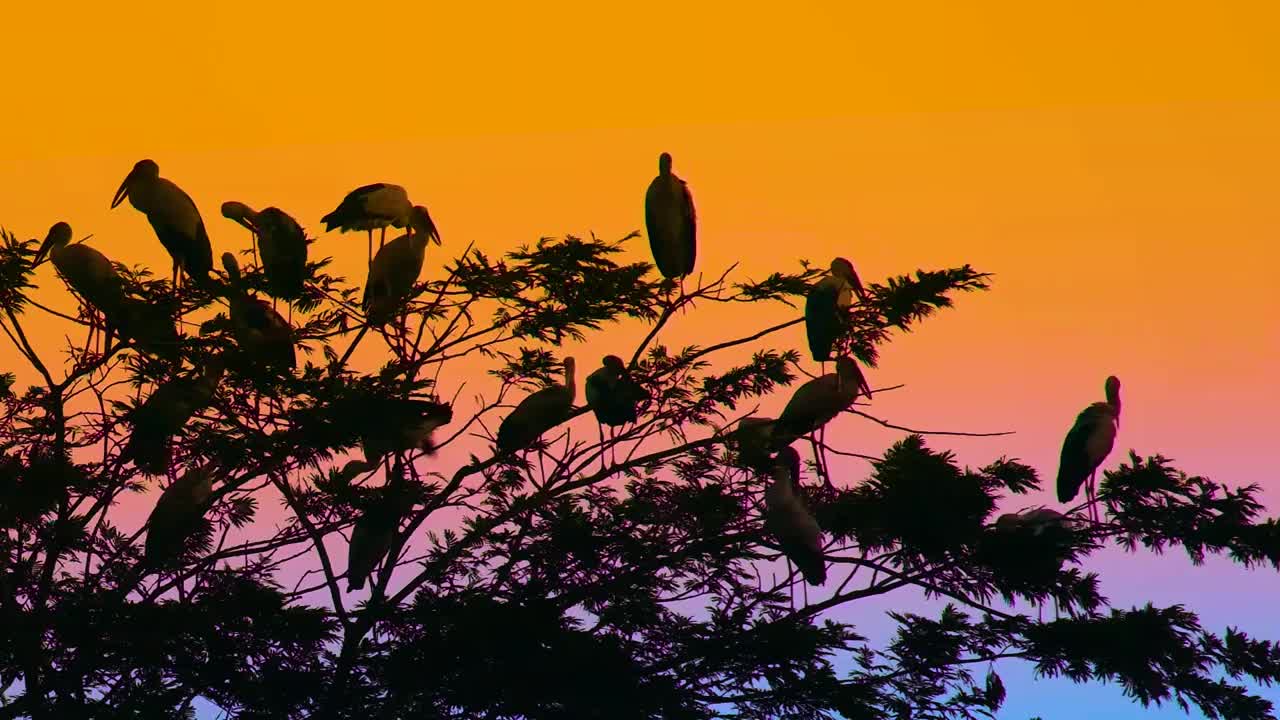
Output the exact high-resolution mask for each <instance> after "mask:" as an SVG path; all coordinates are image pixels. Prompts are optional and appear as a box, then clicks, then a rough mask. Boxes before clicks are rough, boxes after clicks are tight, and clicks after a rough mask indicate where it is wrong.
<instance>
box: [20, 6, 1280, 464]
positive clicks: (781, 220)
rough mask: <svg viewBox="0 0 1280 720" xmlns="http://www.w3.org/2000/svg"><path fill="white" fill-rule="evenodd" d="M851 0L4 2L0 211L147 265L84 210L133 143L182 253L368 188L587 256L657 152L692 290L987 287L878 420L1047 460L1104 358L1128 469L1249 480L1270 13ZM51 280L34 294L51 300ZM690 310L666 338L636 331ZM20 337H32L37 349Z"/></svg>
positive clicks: (1268, 310) (150, 248) (1264, 291)
mask: <svg viewBox="0 0 1280 720" xmlns="http://www.w3.org/2000/svg"><path fill="white" fill-rule="evenodd" d="M882 5H883V4H877V6H876V7H860V6H859V7H855V6H851V5H849V4H843V3H831V4H830V5H827V6H823V5H822V4H818V3H805V2H797V3H791V4H789V5H788V11H787V12H786V13H784V14H779V13H776V12H772V11H770V12H764V11H755V10H751V9H749V8H743V7H741V6H738V7H736V8H735V9H732V10H728V9H725V10H720V9H714V8H711V7H709V4H696V5H690V4H683V3H682V4H675V3H667V4H665V5H664V4H661V3H647V4H646V5H645V6H644V7H645V9H644V10H641V9H640V6H635V7H634V8H633V9H629V10H627V11H626V12H622V11H615V14H612V15H610V14H609V13H607V12H605V11H604V10H602V9H601V8H602V6H601V5H599V4H598V3H576V4H575V3H544V4H539V5H538V6H537V10H533V9H524V10H519V9H509V8H498V7H489V8H478V6H477V7H476V8H475V9H472V7H473V6H467V5H465V4H454V5H451V6H448V7H443V6H442V7H431V8H427V7H426V6H425V5H423V4H418V3H407V2H406V3H394V2H386V3H380V4H378V5H377V7H378V8H379V9H380V15H379V16H378V17H360V16H359V15H358V14H353V13H352V12H351V10H350V9H347V10H341V11H339V10H334V11H332V12H328V11H322V10H315V9H313V8H308V9H307V10H305V11H303V10H296V11H295V10H281V9H272V10H263V11H256V12H251V11H250V5H249V4H248V3H241V4H237V3H229V2H220V3H215V4H209V5H202V6H199V7H200V9H199V10H189V9H188V10H180V9H176V8H175V7H174V6H171V5H167V4H161V3H132V4H128V6H127V7H125V6H116V7H111V8H109V9H108V8H107V7H106V6H98V5H97V4H89V3H85V7H82V8H75V11H74V12H73V11H70V10H69V9H67V8H66V7H65V6H55V5H53V4H23V5H21V6H18V7H14V8H7V9H6V12H7V15H6V17H5V23H6V28H7V32H6V42H5V43H4V44H3V45H2V46H0V62H3V63H4V66H5V67H9V68H22V70H21V71H20V72H12V73H10V76H9V77H7V78H6V81H7V83H8V90H9V92H8V99H9V106H8V112H7V113H5V114H4V115H3V116H0V123H3V124H5V125H7V126H8V127H6V128H5V130H6V131H7V132H6V136H7V137H9V138H11V142H10V143H7V144H6V147H5V149H4V152H3V155H0V224H3V225H4V226H6V227H9V228H11V229H13V230H15V231H17V232H18V233H19V234H21V235H23V236H37V235H41V234H42V233H43V232H44V230H45V229H46V228H47V227H48V226H49V224H51V222H53V221H54V220H56V219H66V220H68V221H70V222H71V223H72V225H73V226H74V227H75V228H76V230H77V235H81V234H84V233H89V232H92V233H94V234H95V240H94V243H95V244H96V245H97V246H98V247H99V248H101V249H103V250H105V251H106V252H107V253H108V254H109V255H110V256H112V257H113V258H115V259H118V260H121V261H125V262H130V263H134V262H140V263H147V264H149V265H151V266H152V267H155V268H157V269H159V270H160V271H161V272H163V271H164V270H165V268H166V267H167V264H168V263H167V258H166V257H165V255H164V253H163V250H162V249H161V247H160V246H159V243H158V242H156V241H155V239H154V237H153V236H152V235H151V233H150V231H149V229H148V228H147V226H146V224H145V221H144V220H143V218H142V217H141V216H139V215H138V214H137V213H136V212H134V211H133V210H131V209H130V208H128V207H127V206H126V207H123V208H120V209H117V210H115V211H108V209H107V205H108V202H109V198H110V195H111V193H112V191H113V190H114V189H115V187H116V185H117V184H118V183H119V181H120V179H121V178H122V177H123V175H124V174H125V172H126V171H127V170H128V169H129V167H130V166H131V165H132V163H133V162H134V161H135V160H137V159H138V158H140V157H143V156H149V157H152V158H154V159H156V160H157V161H158V162H159V163H160V165H161V168H162V171H163V173H164V174H165V175H166V176H168V177H170V178H172V179H174V180H176V181H177V182H179V183H180V184H181V185H183V186H184V187H185V188H186V189H187V190H188V191H189V192H190V193H191V194H192V196H193V197H194V198H195V199H196V201H197V203H198V204H199V205H200V206H201V208H202V209H203V211H204V214H205V217H206V222H207V224H208V225H209V229H210V233H211V235H212V236H213V240H214V246H215V252H221V251H223V250H227V249H238V248H240V247H242V246H243V245H244V244H245V243H246V242H247V241H248V238H247V237H246V234H245V233H244V232H243V231H242V230H240V229H239V228H238V227H236V226H234V225H232V224H231V223H229V222H228V221H225V220H223V219H222V218H220V217H219V216H218V214H217V207H218V204H219V203H220V202H221V201H223V200H226V199H232V198H235V199H240V200H244V201H247V202H249V203H251V204H254V205H259V206H260V205H266V204H276V205H280V206H282V207H284V208H285V209H287V210H289V211H291V212H293V213H294V214H295V215H296V216H298V217H299V218H300V219H301V220H302V222H303V224H304V225H305V226H307V227H308V228H309V229H310V230H311V231H312V232H317V231H318V230H319V228H318V218H319V216H320V215H322V214H323V213H324V212H326V211H327V210H329V209H331V208H332V206H333V205H334V204H336V202H337V200H338V199H340V198H341V196H342V195H343V194H344V193H345V192H346V191H347V190H349V189H351V188H352V187H354V186H356V185H358V184H362V183H365V182H372V181H381V180H385V181H391V182H398V183H401V184H404V185H406V186H407V187H408V188H409V189H410V191H411V193H412V194H413V196H414V197H415V198H417V199H418V200H419V201H422V202H425V203H426V204H428V205H429V206H430V207H431V210H432V214H433V216H434V217H435V218H436V220H437V222H438V224H439V225H440V227H441V230H442V232H443V233H444V237H445V241H446V245H445V249H446V250H450V251H458V250H460V249H461V248H462V247H463V246H465V243H466V242H469V241H472V240H474V241H476V242H477V243H478V245H479V246H481V247H485V248H488V249H491V250H496V249H502V248H507V247H511V246H512V245H514V244H515V243H517V242H526V241H530V240H533V239H535V238H536V237H538V236H539V235H545V234H561V233H565V232H577V233H586V232H588V231H592V230H594V231H595V232H597V233H598V234H600V235H602V236H605V237H616V236H620V235H622V234H625V233H626V232H628V231H630V230H633V229H637V228H639V227H640V226H641V225H642V217H641V212H640V208H641V196H642V193H643V191H644V187H645V185H646V184H647V182H648V180H649V178H650V177H651V176H652V175H653V173H654V165H655V157H656V155H657V153H658V152H659V151H661V150H669V151H671V152H672V153H673V154H674V155H675V158H676V170H677V172H678V173H680V174H681V175H683V176H684V177H685V178H687V179H688V180H689V182H690V184H691V186H692V188H693V190H694V193H695V197H696V199H697V202H698V207H699V212H700V216H701V232H700V237H701V238H702V240H703V242H702V248H701V249H700V252H699V264H700V269H701V270H704V271H707V272H711V271H718V270H719V269H721V268H723V267H725V266H726V265H727V264H728V263H730V262H732V261H734V260H741V261H742V270H743V272H744V273H746V274H747V275H750V276H754V277H759V276H761V275H762V274H763V273H765V272H767V271H768V270H769V269H771V268H772V267H774V266H775V265H776V264H778V263H785V262H791V261H793V260H794V259H795V258H797V257H799V256H805V257H809V258H812V259H815V260H819V261H824V260H825V259H827V258H829V257H830V256H831V255H832V254H833V253H835V252H840V253H841V254H845V255H847V256H849V257H851V258H852V259H854V261H855V263H856V264H857V265H858V267H859V269H860V272H861V273H862V275H863V276H864V277H865V278H867V279H872V280H875V279H881V278H883V277H884V276H885V275H886V274H888V273H897V272H904V271H909V270H911V269H913V268H915V267H917V266H941V265H945V264H954V263H960V262H966V261H967V262H972V263H973V264H975V265H976V266H977V267H979V268H981V269H983V270H989V271H992V272H995V273H997V274H998V275H997V278H996V286H995V291H994V292H993V293H991V294H988V295H985V296H975V297H971V298H965V299H963V300H962V301H961V303H960V308H959V310H957V311H956V312H954V313H950V314H947V315H946V316H944V317H943V318H941V319H939V320H937V321H934V322H932V323H929V324H928V325H927V326H926V327H925V329H923V330H922V332H921V333H920V334H918V335H916V336H913V337H910V338H907V339H905V340H903V341H902V342H900V343H899V344H897V345H895V347H894V348H893V349H892V350H891V351H890V352H888V353H887V354H886V356H885V359H884V362H883V364H882V367H881V368H880V369H878V370H876V371H874V373H873V379H874V380H875V381H876V382H877V383H880V384H890V383H896V382H903V381H906V382H909V383H910V388H909V389H908V390H907V391H906V392H903V393H900V394H898V396H896V397H892V398H891V397H887V396H886V397H885V398H884V399H883V400H882V401H881V402H879V403H878V405H879V408H880V409H882V410H883V411H884V412H885V413H887V414H889V415H890V416H891V418H892V419H894V420H897V421H900V422H904V423H910V424H916V425H919V426H924V427H928V426H939V427H963V428H969V429H989V428H1012V429H1017V430H1019V432H1020V434H1019V436H1018V437H1016V438H1014V439H1013V440H1011V441H1003V442H1002V444H1000V445H998V446H997V445H994V444H992V445H990V446H989V447H990V451H991V452H994V451H997V450H1002V449H1004V448H1012V450H1013V451H1016V452H1015V454H1019V455H1022V456H1024V457H1027V458H1029V459H1035V460H1042V461H1044V462H1045V463H1048V462H1050V461H1051V460H1052V456H1053V454H1054V452H1056V448H1055V447H1053V446H1054V445H1055V444H1056V442H1057V438H1058V437H1059V436H1060V435H1061V432H1062V430H1063V429H1064V428H1065V426H1066V425H1067V424H1069V422H1070V420H1071V418H1072V417H1073V416H1074V413H1075V412H1076V411H1077V410H1078V409H1079V408H1080V407H1081V406H1082V405H1083V404H1085V403H1087V402H1089V401H1092V400H1093V399H1096V397H1097V396H1098V395H1099V393H1100V384H1101V379H1102V378H1103V377H1104V376H1105V375H1106V374H1107V373H1111V372H1114V373H1117V374H1119V375H1120V376H1121V377H1122V378H1123V379H1124V380H1125V394H1126V401H1127V402H1126V424H1125V427H1124V431H1123V435H1122V441H1121V442H1122V443H1123V444H1126V447H1127V446H1128V445H1129V444H1131V445H1134V446H1137V447H1139V448H1140V449H1142V450H1144V451H1149V452H1154V451H1156V450H1163V451H1165V452H1168V453H1170V454H1173V455H1175V456H1177V457H1179V458H1186V457H1191V458H1203V460H1204V466H1203V467H1199V468H1196V469H1200V470H1203V471H1211V470H1213V469H1214V467H1213V465H1211V464H1210V463H1209V460H1214V459H1216V460H1217V461H1219V465H1221V464H1226V465H1228V466H1229V468H1230V469H1232V470H1233V471H1235V470H1244V469H1246V468H1248V467H1249V466H1250V465H1251V464H1252V463H1251V462H1249V461H1248V458H1249V457H1257V455H1254V456H1247V457H1245V461H1241V462H1239V463H1237V462H1235V460H1236V459H1238V458H1239V457H1240V454H1241V453H1246V454H1247V453H1249V452H1251V450H1250V448H1254V447H1256V444H1257V443H1260V442H1264V441H1268V440H1269V435H1268V434H1267V430H1268V429H1269V428H1271V427H1274V424H1275V419H1276V411H1275V410H1274V408H1275V406H1276V401H1277V400H1278V399H1280V398H1278V397H1277V390H1276V383H1275V382H1274V381H1273V379H1272V378H1273V375H1272V369H1273V368H1274V367H1276V364H1277V359H1280V358H1278V355H1280V350H1278V343H1280V340H1278V338H1277V335H1278V333H1277V330H1276V327H1275V323H1274V322H1273V321H1271V319H1272V318H1273V317H1274V313H1275V311H1276V310H1277V309H1278V308H1280V298H1278V294H1280V290H1278V289H1277V282H1276V281H1275V280H1274V279H1272V278H1270V277H1255V276H1254V274H1253V270H1254V269H1255V268H1256V269H1263V268H1269V267H1272V266H1274V265H1275V263H1276V261H1277V260H1278V259H1280V258H1278V257H1277V256H1278V255H1280V251H1277V250H1276V247H1277V245H1276V242H1275V237H1276V230H1277V227H1278V226H1280V204H1277V203H1276V202H1275V201H1274V198H1273V197H1272V195H1273V192H1274V190H1273V188H1274V187H1276V179H1277V178H1276V175H1277V173H1276V170H1275V168H1277V167H1280V162H1278V161H1280V142H1277V140H1276V133H1275V128H1276V127H1280V122H1278V121H1280V84H1278V83H1277V80H1280V53H1278V52H1277V51H1276V50H1275V49H1274V45H1273V44H1272V43H1271V42H1270V39H1271V38H1270V35H1269V31H1270V29H1272V28H1274V27H1276V20H1278V19H1280V17H1277V12H1278V11H1277V10H1276V9H1275V6H1274V5H1270V4H1266V3H1253V4H1246V3H1215V4H1204V5H1192V4H1187V5H1182V6H1174V5H1170V4H1161V5H1160V6H1159V10H1158V12H1157V10H1156V6H1155V5H1152V4H1137V3H1129V4H1126V7H1127V9H1121V8H1116V7H1112V6H1111V4H1109V3H1074V4H1072V5H1070V6H1067V5H1063V6H1061V7H1058V8H1055V9H1052V10H1045V9H1043V8H1041V9H1038V10H1033V9H1030V8H1029V6H1027V5H1026V4H1025V3H1005V4H1000V3H982V4H977V5H975V4H972V3H970V4H966V6H965V8H964V9H963V10H960V9H958V8H959V6H958V5H956V4H953V3H913V4H910V5H906V4H899V6H895V7H883V6H882ZM193 7H195V6H193ZM529 7H532V6H529ZM673 23H674V24H673ZM362 245H363V240H362V239H357V238H355V237H354V236H339V235H332V234H331V235H324V236H322V237H321V240H320V242H319V243H318V244H317V246H316V249H315V252H317V253H323V254H333V255H335V256H336V257H337V258H338V260H339V263H338V265H339V268H340V269H341V270H343V271H345V272H347V273H348V274H349V275H350V276H351V277H354V278H357V279H358V278H360V277H361V276H362V274H363V271H362V270H361V269H360V264H361V261H362V255H363V248H362ZM634 247H635V249H636V252H637V254H638V255H639V256H641V257H644V256H645V255H646V246H645V243H644V241H643V240H640V241H637V242H636V244H635V246H634ZM428 264H429V268H428V272H432V271H433V270H434V269H435V268H437V267H438V265H436V266H432V265H431V263H430V261H429V263H428ZM51 272H52V271H51V268H47V267H46V268H44V269H43V270H42V274H41V276H40V277H41V278H43V279H42V284H43V285H44V287H43V288H42V291H41V292H42V296H43V297H46V298H50V301H51V302H55V303H60V305H59V306H60V307H66V306H67V304H68V298H67V296H66V295H65V294H64V292H63V291H62V290H61V288H58V287H57V286H56V283H55V281H54V280H53V278H52V276H51ZM710 314H711V315H714V313H710ZM712 320H714V322H713V321H712ZM722 323H723V317H712V319H711V320H708V319H705V318H701V317H698V316H693V317H690V318H689V319H687V320H684V321H683V322H682V323H680V324H677V325H676V326H675V327H673V328H672V334H671V335H670V338H671V340H672V341H679V340H690V339H697V338H705V337H710V336H711V335H709V333H711V334H714V332H713V331H715V330H718V329H720V328H722V327H723V324H722ZM42 332H43V333H44V337H43V340H44V341H45V346H46V347H51V345H52V343H53V342H54V341H55V338H56V337H58V335H60V333H61V330H59V329H58V328H56V326H53V325H43V326H41V327H40V328H39V329H37V330H36V331H35V334H37V335H40V334H41V333H42ZM717 337H718V336H717ZM794 337H795V339H796V340H799V335H798V334H797V335H795V336H794ZM5 352H8V351H7V350H6V351H5ZM591 352H594V348H593V350H592V351H591ZM10 357H11V356H10ZM588 362H593V359H591V358H588ZM848 432H849V433H850V436H851V442H854V443H855V444H856V442H857V441H858V438H860V437H862V436H861V435H859V434H858V433H860V432H861V430H860V429H857V428H854V427H852V426H851V427H850V428H849V429H848ZM868 444H869V445H871V446H873V447H874V445H875V443H874V442H869V443H868ZM966 447H973V448H975V449H976V450H975V452H977V450H980V449H981V448H983V447H987V446H983V445H981V444H978V445H969V446H966ZM986 452H987V451H986V450H982V453H983V454H985V453H986ZM975 459H981V456H980V455H979V456H975ZM1046 467H1047V466H1046ZM1224 479H1226V478H1224ZM1240 479H1260V478H1257V477H1250V478H1240Z"/></svg>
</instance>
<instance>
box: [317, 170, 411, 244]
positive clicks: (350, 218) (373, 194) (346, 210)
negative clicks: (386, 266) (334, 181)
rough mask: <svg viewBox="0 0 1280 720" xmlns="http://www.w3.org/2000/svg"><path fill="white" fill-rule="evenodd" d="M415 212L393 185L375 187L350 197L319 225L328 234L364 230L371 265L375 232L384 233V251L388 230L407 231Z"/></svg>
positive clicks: (398, 189)
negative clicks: (404, 229)
mask: <svg viewBox="0 0 1280 720" xmlns="http://www.w3.org/2000/svg"><path fill="white" fill-rule="evenodd" d="M412 212H413V203H412V202H410V201H409V193H408V192H406V191H405V189H404V188H402V187H400V186H399V185H392V184H391V183H373V184H372V185H362V186H360V187H358V188H356V189H355V190H352V191H351V192H349V193H347V196H346V197H344V198H342V202H340V203H338V207H336V208H334V209H333V212H331V213H329V214H328V215H325V216H324V217H322V218H320V222H322V223H324V229H325V231H326V232H327V231H330V230H334V229H337V230H339V231H340V232H351V231H352V230H364V231H365V232H367V233H369V262H370V263H372V262H373V231H374V229H381V230H382V236H381V238H380V240H379V242H378V248H379V249H381V248H382V247H383V244H384V243H385V242H386V239H387V226H388V225H390V226H391V227H395V228H403V227H408V225H409V220H410V214H411V213H412Z"/></svg>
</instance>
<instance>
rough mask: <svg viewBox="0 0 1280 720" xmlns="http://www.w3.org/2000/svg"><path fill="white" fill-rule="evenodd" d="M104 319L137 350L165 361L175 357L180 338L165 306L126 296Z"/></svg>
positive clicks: (170, 313) (168, 307) (169, 311)
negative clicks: (131, 342)
mask: <svg viewBox="0 0 1280 720" xmlns="http://www.w3.org/2000/svg"><path fill="white" fill-rule="evenodd" d="M107 319H108V320H109V321H110V323H111V324H112V325H114V326H115V329H116V331H117V332H118V333H119V335H120V337H122V338H127V339H129V340H132V341H133V343H134V344H135V345H136V346H137V347H138V348H139V349H141V350H144V351H146V352H148V353H150V354H152V355H155V356H157V357H162V358H166V359H168V360H175V359H176V358H177V357H178V343H179V342H180V341H181V336H179V334H178V329H177V328H176V327H175V326H174V319H173V314H172V312H171V307H170V306H169V305H168V304H165V303H155V302H148V301H146V300H143V299H141V298H135V297H126V298H125V299H124V300H123V301H121V303H120V306H119V307H118V308H117V309H116V311H115V312H113V313H111V314H110V315H108V316H107Z"/></svg>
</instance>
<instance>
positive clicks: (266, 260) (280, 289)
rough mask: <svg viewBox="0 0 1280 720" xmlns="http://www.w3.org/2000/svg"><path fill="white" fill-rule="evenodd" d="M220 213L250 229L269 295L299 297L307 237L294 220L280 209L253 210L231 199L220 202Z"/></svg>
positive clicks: (302, 282) (305, 258)
mask: <svg viewBox="0 0 1280 720" xmlns="http://www.w3.org/2000/svg"><path fill="white" fill-rule="evenodd" d="M222 216H223V217H225V218H227V219H228V220H232V221H234V222H236V223H238V224H239V225H241V226H242V227H244V228H246V229H247V230H248V231H249V232H250V234H251V237H252V241H253V245H254V255H255V257H256V256H257V254H258V251H259V248H260V249H261V254H262V271H263V273H265V274H266V276H267V290H268V292H270V294H271V296H272V297H274V298H279V299H281V300H285V301H287V302H292V301H294V300H297V299H298V298H300V297H302V291H303V287H304V285H305V282H306V279H307V278H306V275H307V243H308V240H307V235H306V233H305V232H303V230H302V226H301V225H299V224H298V221H297V220H294V219H293V216H292V215H290V214H289V213H286V212H285V211H283V210H281V209H280V208H277V207H268V208H264V209H263V210H260V211H257V210H254V209H253V208H251V207H249V206H248V205H245V204H244V203H242V202H237V201H235V200H229V201H227V202H224V203H222Z"/></svg>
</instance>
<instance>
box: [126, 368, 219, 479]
mask: <svg viewBox="0 0 1280 720" xmlns="http://www.w3.org/2000/svg"><path fill="white" fill-rule="evenodd" d="M222 372H223V363H222V359H221V358H214V359H213V360H211V361H210V362H209V364H208V365H206V366H205V368H204V370H203V371H202V372H201V373H199V374H194V373H193V374H192V375H189V376H187V377H180V378H175V379H173V380H170V381H168V382H166V383H164V384H162V385H160V386H159V387H157V388H156V389H155V392H153V393H151V395H150V396H149V397H147V399H146V400H145V401H143V402H142V403H141V404H139V405H138V406H137V407H136V408H134V409H133V412H131V413H129V424H130V430H129V441H128V444H127V445H126V446H125V450H124V457H125V458H128V459H131V460H133V464H134V465H135V466H137V468H138V469H139V470H141V471H143V472H144V473H147V474H150V475H163V474H164V473H165V470H166V468H167V466H168V464H169V438H171V437H172V436H173V435H174V434H176V433H177V432H179V431H180V430H182V426H183V425H186V424H187V421H188V420H190V419H191V416H192V415H194V414H195V413H196V412H197V411H199V410H200V409H201V408H203V407H205V406H206V405H208V404H209V401H210V400H212V399H213V393H214V391H215V390H216V389H217V387H218V382H219V381H220V380H221V379H222Z"/></svg>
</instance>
